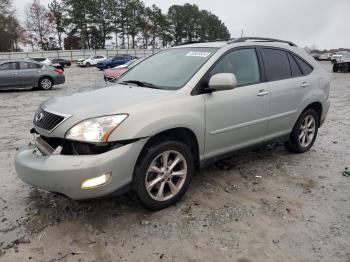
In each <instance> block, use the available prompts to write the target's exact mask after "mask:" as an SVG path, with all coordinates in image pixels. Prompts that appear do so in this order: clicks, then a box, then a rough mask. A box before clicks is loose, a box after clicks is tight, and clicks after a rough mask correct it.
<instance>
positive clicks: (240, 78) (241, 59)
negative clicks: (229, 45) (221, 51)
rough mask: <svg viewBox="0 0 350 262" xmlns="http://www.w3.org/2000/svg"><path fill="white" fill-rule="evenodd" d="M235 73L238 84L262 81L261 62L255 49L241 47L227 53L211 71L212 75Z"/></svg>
mask: <svg viewBox="0 0 350 262" xmlns="http://www.w3.org/2000/svg"><path fill="white" fill-rule="evenodd" d="M219 73H233V74H235V75H236V79H237V86H243V85H251V84H256V83H259V82H260V69H259V62H258V58H257V56H256V52H255V49H252V48H247V49H239V50H235V51H233V52H231V53H229V54H227V55H226V56H225V57H224V58H223V59H222V60H221V61H220V62H219V63H218V64H217V65H216V66H215V67H214V69H213V70H212V71H211V73H210V75H211V76H212V75H215V74H219Z"/></svg>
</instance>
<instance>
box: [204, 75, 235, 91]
mask: <svg viewBox="0 0 350 262" xmlns="http://www.w3.org/2000/svg"><path fill="white" fill-rule="evenodd" d="M236 86H237V79H236V76H235V75H234V74H231V73H220V74H215V75H213V76H212V77H211V78H210V80H209V90H208V91H211V92H213V91H224V90H231V89H234V88H235V87H236Z"/></svg>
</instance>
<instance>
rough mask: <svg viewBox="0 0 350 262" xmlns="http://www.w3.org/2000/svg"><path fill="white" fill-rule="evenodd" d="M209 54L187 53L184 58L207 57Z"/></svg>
mask: <svg viewBox="0 0 350 262" xmlns="http://www.w3.org/2000/svg"><path fill="white" fill-rule="evenodd" d="M210 54H211V53H209V52H194V51H192V52H189V53H188V54H187V55H186V56H192V57H208V56H209V55H210Z"/></svg>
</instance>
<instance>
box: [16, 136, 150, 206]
mask: <svg viewBox="0 0 350 262" xmlns="http://www.w3.org/2000/svg"><path fill="white" fill-rule="evenodd" d="M146 142H147V139H140V140H137V141H135V142H130V143H128V144H125V145H121V146H119V147H116V148H115V149H113V148H112V149H111V150H109V151H107V152H103V153H100V154H86V155H74V154H70V155H68V154H67V155H65V154H61V153H62V150H63V148H59V147H57V148H55V149H54V148H52V147H51V146H50V144H48V143H47V142H45V140H43V139H42V138H40V139H38V138H37V139H36V142H35V143H34V144H33V143H31V144H30V145H29V146H27V147H26V148H23V149H21V150H20V151H19V152H18V154H17V155H16V157H15V168H16V171H17V174H18V176H19V177H20V179H21V180H23V181H24V182H26V183H28V184H30V185H32V186H34V187H38V188H41V189H44V190H47V191H51V192H58V193H62V194H64V195H66V196H68V197H70V198H72V199H74V200H83V199H92V198H98V197H103V196H107V195H110V194H112V193H114V192H116V191H118V190H121V189H123V188H125V187H127V186H128V185H129V184H130V183H131V181H132V176H133V172H134V167H135V164H136V162H137V159H138V157H139V155H140V153H141V151H142V148H143V146H144V145H145V143H146ZM104 174H111V178H110V181H109V182H108V183H106V184H105V185H103V186H100V187H96V188H92V189H82V188H81V185H82V183H83V182H84V181H86V180H89V179H92V178H95V177H98V176H101V175H104Z"/></svg>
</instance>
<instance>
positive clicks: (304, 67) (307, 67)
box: [293, 55, 313, 75]
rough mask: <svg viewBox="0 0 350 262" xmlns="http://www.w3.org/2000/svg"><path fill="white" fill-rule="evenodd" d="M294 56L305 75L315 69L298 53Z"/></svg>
mask: <svg viewBox="0 0 350 262" xmlns="http://www.w3.org/2000/svg"><path fill="white" fill-rule="evenodd" d="M293 57H294V59H295V61H296V62H297V63H298V65H299V67H300V68H301V71H303V74H304V75H309V74H310V73H311V72H312V71H313V68H312V66H311V65H309V64H308V63H306V62H305V61H304V60H302V59H301V58H299V57H298V56H296V55H293Z"/></svg>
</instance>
